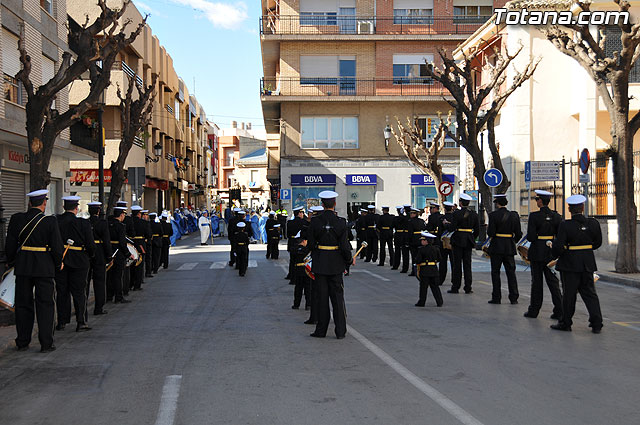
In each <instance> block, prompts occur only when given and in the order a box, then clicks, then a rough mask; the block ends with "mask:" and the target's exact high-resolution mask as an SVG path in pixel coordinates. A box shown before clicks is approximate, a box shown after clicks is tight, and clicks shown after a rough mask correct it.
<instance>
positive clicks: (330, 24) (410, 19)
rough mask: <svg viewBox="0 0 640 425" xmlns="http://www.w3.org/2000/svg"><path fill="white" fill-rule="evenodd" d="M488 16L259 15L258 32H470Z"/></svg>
mask: <svg viewBox="0 0 640 425" xmlns="http://www.w3.org/2000/svg"><path fill="white" fill-rule="evenodd" d="M490 18H491V16H395V17H394V16H341V15H335V14H331V13H325V14H324V15H284V16H262V17H261V18H260V35H261V36H271V35H282V36H287V35H291V36H294V35H305V36H343V35H344V36H360V37H364V36H372V35H374V36H376V35H378V36H399V35H400V36H402V35H404V36H416V35H420V36H438V35H440V36H445V35H470V34H473V33H474V32H475V31H476V30H477V29H478V28H479V27H480V26H481V25H482V24H484V23H485V22H486V21H487V20H488V19H490Z"/></svg>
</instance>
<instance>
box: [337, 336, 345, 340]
mask: <svg viewBox="0 0 640 425" xmlns="http://www.w3.org/2000/svg"><path fill="white" fill-rule="evenodd" d="M344 337H345V335H336V338H338V339H344Z"/></svg>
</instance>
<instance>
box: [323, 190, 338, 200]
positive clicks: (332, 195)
mask: <svg viewBox="0 0 640 425" xmlns="http://www.w3.org/2000/svg"><path fill="white" fill-rule="evenodd" d="M318 196H319V197H320V199H333V198H337V197H338V194H337V193H336V192H334V191H333V190H324V191H322V192H320V193H319V194H318Z"/></svg>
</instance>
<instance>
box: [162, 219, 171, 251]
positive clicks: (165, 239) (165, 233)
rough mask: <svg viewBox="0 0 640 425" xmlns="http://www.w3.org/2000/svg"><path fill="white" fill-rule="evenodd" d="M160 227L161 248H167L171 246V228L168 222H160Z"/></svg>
mask: <svg viewBox="0 0 640 425" xmlns="http://www.w3.org/2000/svg"><path fill="white" fill-rule="evenodd" d="M160 226H161V227H162V246H163V247H167V246H169V245H171V240H170V238H171V236H173V226H171V223H169V221H168V220H167V221H160Z"/></svg>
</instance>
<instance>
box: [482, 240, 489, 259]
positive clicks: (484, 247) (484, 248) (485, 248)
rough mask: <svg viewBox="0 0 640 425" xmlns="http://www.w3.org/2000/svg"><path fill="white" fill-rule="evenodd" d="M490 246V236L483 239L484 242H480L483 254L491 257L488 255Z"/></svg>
mask: <svg viewBox="0 0 640 425" xmlns="http://www.w3.org/2000/svg"><path fill="white" fill-rule="evenodd" d="M490 246H491V238H488V239H487V240H486V241H484V243H483V244H482V252H483V253H484V254H483V255H484V256H485V257H487V258H491V256H490V255H489V247H490Z"/></svg>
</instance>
